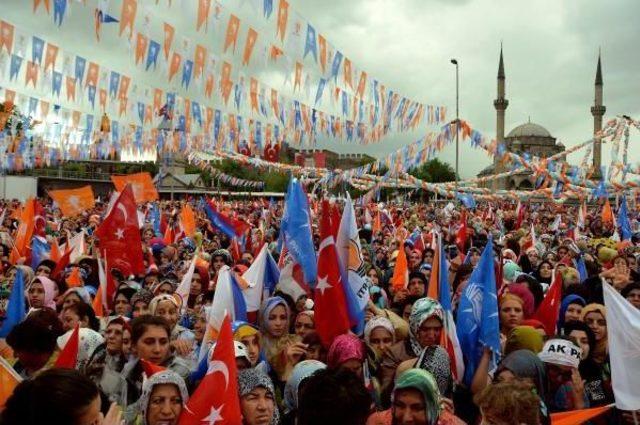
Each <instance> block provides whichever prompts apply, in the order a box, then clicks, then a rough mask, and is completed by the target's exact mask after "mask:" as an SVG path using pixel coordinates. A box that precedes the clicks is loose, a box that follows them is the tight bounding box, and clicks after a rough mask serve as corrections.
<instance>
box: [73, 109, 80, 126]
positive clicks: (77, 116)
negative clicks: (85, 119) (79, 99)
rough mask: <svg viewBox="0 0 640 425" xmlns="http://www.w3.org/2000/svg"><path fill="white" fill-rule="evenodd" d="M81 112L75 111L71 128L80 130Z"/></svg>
mask: <svg viewBox="0 0 640 425" xmlns="http://www.w3.org/2000/svg"><path fill="white" fill-rule="evenodd" d="M80 115H81V113H80V111H73V112H72V113H71V128H75V129H77V128H78V124H80Z"/></svg>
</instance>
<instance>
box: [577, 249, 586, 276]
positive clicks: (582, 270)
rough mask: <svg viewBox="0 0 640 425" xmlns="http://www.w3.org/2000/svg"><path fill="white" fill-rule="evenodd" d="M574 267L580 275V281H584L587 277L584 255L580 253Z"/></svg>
mask: <svg viewBox="0 0 640 425" xmlns="http://www.w3.org/2000/svg"><path fill="white" fill-rule="evenodd" d="M576 269H578V274H579V275H580V282H584V281H585V280H586V279H587V278H588V277H589V274H588V273H587V265H586V264H585V263H584V255H583V254H582V253H580V255H579V256H578V259H577V260H576Z"/></svg>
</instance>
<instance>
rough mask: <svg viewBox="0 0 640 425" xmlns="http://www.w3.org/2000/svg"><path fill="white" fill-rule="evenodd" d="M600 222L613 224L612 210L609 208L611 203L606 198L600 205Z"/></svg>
mask: <svg viewBox="0 0 640 425" xmlns="http://www.w3.org/2000/svg"><path fill="white" fill-rule="evenodd" d="M602 223H603V224H604V223H608V224H611V225H613V211H612V210H611V204H610V203H609V199H608V198H607V200H606V201H605V203H604V206H603V207H602Z"/></svg>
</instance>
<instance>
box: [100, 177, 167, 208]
mask: <svg viewBox="0 0 640 425" xmlns="http://www.w3.org/2000/svg"><path fill="white" fill-rule="evenodd" d="M111 181H112V182H113V184H114V186H115V187H116V190H117V191H118V192H122V191H123V190H124V188H125V186H126V185H127V184H131V189H132V190H133V196H134V198H135V199H136V202H137V203H141V202H151V201H155V200H157V199H158V191H157V190H156V187H155V186H154V184H153V179H152V178H151V174H149V173H148V172H144V173H137V174H128V175H125V176H111Z"/></svg>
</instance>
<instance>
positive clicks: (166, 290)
mask: <svg viewBox="0 0 640 425" xmlns="http://www.w3.org/2000/svg"><path fill="white" fill-rule="evenodd" d="M163 294H164V295H171V294H173V286H172V285H171V284H170V283H163V284H162V285H160V287H159V288H158V293H157V294H156V295H163Z"/></svg>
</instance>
